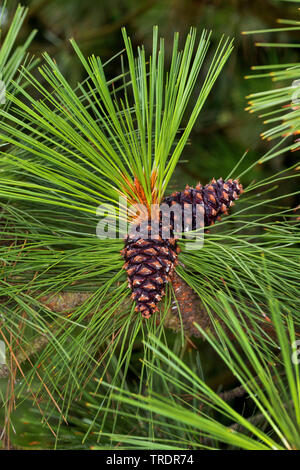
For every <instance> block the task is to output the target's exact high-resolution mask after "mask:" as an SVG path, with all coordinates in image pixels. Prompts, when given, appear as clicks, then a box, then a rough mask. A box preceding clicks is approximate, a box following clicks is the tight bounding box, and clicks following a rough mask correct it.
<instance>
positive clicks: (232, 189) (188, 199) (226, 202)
mask: <svg viewBox="0 0 300 470" xmlns="http://www.w3.org/2000/svg"><path fill="white" fill-rule="evenodd" d="M242 192H243V187H242V185H241V184H240V183H239V182H238V180H234V181H233V180H232V179H229V180H227V181H224V180H223V179H222V178H220V179H218V181H216V180H215V179H213V180H212V181H211V182H210V183H208V184H207V185H206V186H204V187H203V186H202V185H201V184H200V183H199V184H198V185H197V186H196V188H190V187H189V186H188V185H187V186H186V188H185V190H184V191H181V192H179V191H178V192H175V193H173V194H172V195H171V196H169V197H166V198H165V199H164V201H163V202H166V203H167V204H168V205H169V206H171V205H172V204H173V203H177V204H180V205H181V207H182V208H183V209H184V204H192V209H193V210H192V213H193V220H192V223H191V226H192V228H191V229H190V230H195V229H196V217H195V214H196V205H197V204H203V206H204V225H205V227H209V226H210V225H213V224H214V223H215V221H216V220H220V219H221V215H223V214H224V215H227V214H228V209H229V208H230V207H232V206H233V205H234V200H236V199H238V198H239V195H240V194H242ZM173 201H174V202H173ZM188 225H189V224H186V225H185V227H186V228H187V226H188ZM182 230H184V219H183V227H182Z"/></svg>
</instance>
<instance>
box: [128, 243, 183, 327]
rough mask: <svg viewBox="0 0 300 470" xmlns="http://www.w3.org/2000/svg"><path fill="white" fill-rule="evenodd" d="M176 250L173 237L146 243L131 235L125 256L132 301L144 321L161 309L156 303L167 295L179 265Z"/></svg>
mask: <svg viewBox="0 0 300 470" xmlns="http://www.w3.org/2000/svg"><path fill="white" fill-rule="evenodd" d="M177 251H178V247H177V243H176V240H175V239H174V238H173V239H169V240H163V239H162V238H161V236H159V237H158V238H157V239H151V238H149V239H147V240H145V239H143V238H139V237H137V236H130V235H129V236H128V237H127V239H126V241H125V248H124V250H122V254H123V257H124V259H125V264H124V268H125V269H126V271H127V276H128V285H129V287H130V289H131V290H132V295H131V298H132V299H133V300H135V301H136V308H135V310H136V311H137V312H141V314H142V316H143V317H144V318H150V316H151V315H152V314H153V313H154V312H156V311H157V310H158V308H157V304H158V302H159V301H160V300H161V298H162V297H163V295H165V285H166V284H167V282H168V281H169V280H170V275H171V273H172V272H173V269H174V266H175V265H176V263H177Z"/></svg>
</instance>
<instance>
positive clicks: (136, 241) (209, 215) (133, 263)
mask: <svg viewBox="0 0 300 470" xmlns="http://www.w3.org/2000/svg"><path fill="white" fill-rule="evenodd" d="M242 191H243V189H242V185H241V184H240V183H239V182H238V181H237V180H234V181H233V180H231V179H230V180H228V181H226V182H224V181H223V179H221V178H220V179H219V180H218V181H216V180H215V179H213V180H212V181H211V183H209V184H207V185H206V186H205V187H203V186H202V185H201V184H198V185H197V186H196V188H190V187H189V186H186V189H185V190H184V191H181V192H176V193H173V194H172V195H171V196H169V197H166V198H165V199H164V200H163V201H162V202H163V203H165V204H167V205H168V206H169V207H171V206H172V205H174V204H179V205H180V206H181V208H182V214H181V215H182V217H181V219H182V232H184V231H189V230H195V229H196V228H197V227H196V221H197V219H196V214H197V207H199V205H200V206H201V209H202V211H203V212H204V224H205V226H206V227H208V226H210V225H212V224H214V223H215V220H219V219H220V216H221V214H227V210H228V209H229V207H230V206H232V205H233V204H234V202H233V201H234V200H235V199H238V197H239V195H240V194H241V193H242ZM190 204H191V205H192V211H190V213H189V215H188V216H186V220H185V219H184V209H185V206H186V205H190ZM162 220H163V219H162V214H161V212H160V215H159V236H158V238H154V237H153V238H151V220H148V238H147V239H146V238H142V236H139V235H138V232H139V229H140V222H135V223H133V224H132V233H131V234H129V235H128V237H127V239H126V240H125V248H124V249H123V250H122V255H123V257H124V259H125V264H124V269H125V270H126V271H127V276H128V285H129V288H130V289H131V290H132V295H131V298H132V299H133V300H135V301H136V308H135V310H136V311H138V312H141V314H142V316H143V317H145V318H150V316H151V315H152V314H153V313H155V312H156V311H157V310H158V307H157V304H158V302H159V301H160V300H161V298H162V296H163V295H164V294H165V289H164V288H165V285H166V284H167V282H168V281H169V280H170V275H171V274H172V272H173V270H174V267H175V266H176V264H177V262H178V261H177V255H178V253H179V251H180V249H179V247H178V245H177V241H176V239H175V237H174V231H178V229H177V227H178V226H176V215H175V217H174V215H173V214H172V213H171V217H170V224H171V226H170V238H168V239H163V238H162V233H163V228H164V227H163V225H162Z"/></svg>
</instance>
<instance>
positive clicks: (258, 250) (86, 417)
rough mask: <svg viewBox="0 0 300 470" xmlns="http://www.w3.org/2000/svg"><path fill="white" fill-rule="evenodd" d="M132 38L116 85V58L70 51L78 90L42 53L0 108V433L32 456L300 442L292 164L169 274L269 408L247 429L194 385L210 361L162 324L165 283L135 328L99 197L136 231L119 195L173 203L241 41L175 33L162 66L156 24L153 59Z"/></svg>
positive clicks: (249, 389)
mask: <svg viewBox="0 0 300 470" xmlns="http://www.w3.org/2000/svg"><path fill="white" fill-rule="evenodd" d="M123 37H124V50H123V51H122V52H121V53H118V54H116V55H115V56H113V57H112V59H110V60H114V61H116V63H120V64H121V66H120V72H119V75H118V76H116V77H113V78H107V77H106V74H105V70H106V69H105V66H106V64H105V63H102V61H101V59H100V58H99V57H95V56H92V57H91V58H89V59H86V58H85V57H84V55H83V54H82V52H81V50H80V49H79V47H78V45H77V44H76V42H75V41H73V40H72V41H71V44H72V46H73V48H74V52H75V53H76V54H77V56H78V60H79V61H80V63H81V64H82V66H83V68H84V69H85V71H86V79H85V80H84V81H83V82H82V83H79V84H78V85H77V87H76V88H75V89H73V88H72V87H71V86H70V85H69V84H68V82H67V80H66V79H65V78H64V76H63V74H62V73H61V72H60V68H59V66H58V65H57V64H56V62H55V61H54V60H52V59H51V57H50V56H49V55H47V54H45V55H44V63H43V64H42V66H41V67H39V69H38V74H37V73H33V72H32V71H31V70H30V69H29V67H26V66H25V67H23V68H22V69H21V76H22V78H23V79H24V81H26V83H28V84H30V89H28V88H27V89H24V87H22V85H21V84H20V83H19V82H18V80H15V81H13V87H14V90H16V91H17V93H18V94H17V95H16V94H15V93H12V92H10V91H9V90H8V92H7V100H8V106H9V109H7V108H1V109H0V115H1V120H0V139H1V141H2V142H5V143H6V144H9V145H6V147H5V148H3V149H2V152H1V163H0V165H1V166H0V171H1V169H4V170H5V173H4V177H2V178H1V181H0V204H1V209H2V212H1V221H0V223H1V230H2V232H1V243H0V258H1V284H0V304H1V309H2V316H1V327H0V333H1V338H0V339H1V340H2V341H3V342H4V343H5V345H6V351H7V357H8V361H7V369H8V374H7V376H6V379H0V380H5V381H7V383H6V385H7V390H6V391H5V393H4V392H3V391H2V390H3V389H1V397H2V400H3V412H4V414H6V421H5V422H6V433H8V432H9V430H13V429H17V432H16V434H15V435H13V433H12V432H10V434H9V436H10V439H11V440H12V442H14V443H15V444H16V445H19V446H21V447H25V448H28V447H30V444H31V443H32V442H34V443H35V444H33V445H34V446H36V447H38V448H43V447H47V446H49V445H51V446H54V447H56V448H60V447H64V448H66V446H68V447H69V448H82V447H84V448H89V447H91V446H93V447H95V446H97V447H99V448H113V447H114V446H115V445H116V443H118V442H121V443H122V446H123V448H126V447H131V448H132V447H134V448H137V447H142V448H156V449H157V448H158V447H157V446H160V448H176V449H177V448H190V447H192V448H205V447H208V448H218V447H220V446H223V445H227V446H233V447H238V448H244V449H246V448H251V449H253V448H261V449H266V448H280V449H281V448H286V449H288V448H299V437H297V436H299V432H298V435H297V431H298V430H299V369H298V365H297V364H294V363H292V362H291V361H290V360H289V359H290V356H291V354H292V353H293V351H292V350H291V344H292V343H294V342H295V338H296V335H297V334H298V332H299V323H300V321H299V315H298V314H297V311H299V296H298V287H299V286H298V279H299V248H298V245H297V244H298V242H299V228H298V225H297V213H296V212H295V211H294V210H293V208H291V207H290V204H289V202H290V199H291V198H292V197H294V196H295V193H289V191H288V190H287V186H288V183H289V181H290V180H291V179H292V178H296V175H297V173H296V172H295V171H294V169H295V168H296V166H297V165H293V166H291V167H290V168H288V169H286V170H285V171H280V172H278V173H275V174H273V175H272V176H271V177H268V178H265V179H262V180H260V181H253V182H252V183H251V184H250V185H249V186H248V187H246V188H245V192H244V194H243V195H242V196H241V197H240V199H239V201H238V202H237V204H236V205H235V207H234V208H233V210H232V212H231V214H230V215H228V216H227V217H226V218H224V219H222V221H219V222H217V223H216V225H215V226H214V227H213V228H210V232H209V233H207V234H206V235H205V242H204V246H203V248H202V249H201V250H190V249H188V248H189V247H191V244H192V243H193V241H192V240H186V239H180V240H179V241H178V244H179V246H180V249H181V252H180V254H179V256H178V260H179V263H178V266H177V267H176V272H177V274H178V275H179V276H180V278H181V279H182V280H184V281H185V283H186V284H187V285H188V286H190V287H191V288H192V289H193V291H194V292H195V293H196V295H197V297H198V298H199V301H200V302H201V303H202V305H203V308H204V309H205V311H206V313H207V317H209V318H210V319H211V322H212V325H214V327H213V328H211V329H212V330H214V331H215V335H214V336H213V335H211V334H210V332H208V331H206V330H203V328H201V326H198V329H199V331H200V330H201V334H202V336H204V337H205V338H206V340H207V342H208V344H210V345H211V347H212V349H214V350H215V352H216V353H217V355H218V356H219V357H220V358H221V359H222V361H223V362H224V363H225V364H226V366H227V367H228V369H229V371H230V373H232V374H234V375H235V376H236V377H237V380H238V384H237V385H238V386H242V387H243V388H244V389H245V390H246V394H247V396H249V400H250V401H251V404H252V405H251V406H252V408H251V410H252V411H253V410H254V412H255V413H256V410H257V412H258V413H259V414H261V415H262V417H260V418H259V420H260V419H261V421H259V422H255V424H252V423H251V420H250V419H248V417H246V418H245V417H243V415H242V414H241V413H238V412H237V411H235V410H234V407H233V406H230V405H228V404H227V403H226V401H225V400H223V399H222V398H220V397H219V396H218V395H217V393H216V392H215V391H214V390H213V389H212V388H211V387H208V385H207V384H206V382H205V380H202V379H200V378H199V377H200V376H201V374H202V372H201V371H202V367H201V358H200V356H199V354H198V352H197V351H195V352H191V350H190V349H189V344H190V339H189V338H186V337H185V335H184V325H181V326H182V328H181V329H180V331H179V332H178V333H177V334H174V333H170V332H169V331H168V330H167V328H166V327H165V323H164V322H165V320H166V318H167V315H168V312H170V311H171V312H172V308H173V307H174V302H175V303H176V299H174V291H173V289H172V284H169V285H168V286H167V289H166V290H167V292H166V294H167V295H166V296H165V297H164V299H163V301H162V302H161V303H160V305H159V312H157V313H156V314H154V315H152V317H151V318H150V319H149V320H147V321H145V320H143V319H142V318H141V316H140V315H138V314H137V313H136V312H135V311H134V303H133V302H132V300H131V299H130V290H129V289H128V286H127V280H126V272H125V270H124V268H123V263H124V260H123V259H122V255H121V250H122V248H123V247H124V241H123V238H116V239H111V238H110V239H99V238H98V237H97V236H96V225H97V223H98V221H99V214H98V215H97V208H98V207H99V205H100V204H103V203H110V204H111V205H112V206H113V208H114V209H113V210H112V208H111V207H110V209H108V212H109V215H110V216H113V215H114V214H116V215H117V219H118V221H123V222H127V221H128V220H127V215H126V213H125V210H124V207H123V206H121V208H119V206H118V203H119V198H120V196H124V195H126V196H127V197H128V199H129V201H130V203H134V202H141V200H142V201H143V202H145V203H146V204H151V203H152V202H153V201H159V202H160V201H161V200H162V198H163V197H165V196H168V194H169V193H168V191H169V189H168V188H169V183H170V181H171V178H172V174H173V172H174V169H175V167H176V165H177V163H178V161H179V159H180V156H181V154H182V150H183V148H184V146H185V145H186V143H187V140H188V138H189V136H190V133H191V129H192V127H193V125H194V123H195V121H196V119H197V117H198V115H199V113H200V112H201V110H202V108H203V106H204V104H205V101H206V99H207V98H208V95H209V92H210V91H211V89H212V87H213V85H214V84H215V82H216V80H217V78H218V76H219V75H220V73H221V70H222V67H223V66H224V64H225V62H226V60H227V59H228V57H229V55H230V52H231V50H232V43H231V42H230V41H229V40H223V39H222V40H221V42H220V44H219V46H218V47H217V49H216V50H215V51H214V52H213V53H212V54H211V55H210V57H208V56H209V54H210V49H209V38H210V34H209V33H207V32H206V31H204V32H203V33H202V34H200V37H199V38H198V40H197V34H196V31H195V30H194V29H191V31H190V33H189V35H188V36H187V37H186V39H185V42H184V43H183V46H182V49H181V48H180V43H179V36H178V34H175V37H174V43H173V53H172V56H171V64H170V67H168V66H167V65H166V61H165V57H164V56H165V53H164V41H163V39H160V38H159V37H158V30H157V28H154V30H153V46H152V52H151V54H150V55H149V56H148V55H147V54H146V51H145V50H144V48H143V47H141V48H138V50H137V52H136V53H134V51H133V48H132V45H131V41H130V38H129V37H128V36H127V34H126V31H125V30H123ZM204 64H205V67H204ZM35 72H36V71H35ZM188 103H189V104H190V105H192V109H191V110H190V111H189V108H188ZM206 106H207V104H206ZM276 155H277V154H276V152H274V151H273V149H271V150H270V151H269V152H267V153H266V154H265V155H264V156H263V157H262V158H261V159H260V160H267V159H271V158H275V157H276ZM245 158H246V154H245V155H244V156H243V157H242V158H241V159H240V160H238V159H237V163H236V166H235V167H234V168H233V170H232V172H231V173H230V174H229V175H222V176H223V177H224V180H225V179H226V180H227V179H236V178H239V179H240V181H241V182H242V180H243V176H244V175H245V174H246V173H247V171H249V169H251V168H252V167H253V166H254V165H256V164H257V163H258V162H254V163H251V164H249V169H248V170H243V171H241V170H240V164H241V162H242V161H243V160H244V159H245ZM216 171H217V169H216ZM211 176H212V177H213V176H217V177H219V176H221V175H211ZM153 183H154V184H153ZM277 187H279V188H280V193H279V195H278V193H277V195H276V196H274V189H276V188H277ZM137 188H138V190H137ZM178 189H179V190H181V189H182V188H178ZM116 228H117V231H116V234H117V235H118V227H116ZM66 298H68V299H69V301H68V302H66V303H65V304H64V299H66ZM70 299H71V300H72V302H71V301H70ZM181 320H182V319H181ZM179 322H180V311H179ZM220 325H221V326H220ZM266 325H267V326H268V328H266ZM225 326H226V328H227V329H226V328H225V329H224V327H225ZM270 328H271V331H270ZM274 331H275V333H274ZM274 334H275V339H274ZM232 338H233V339H234V341H237V343H236V342H234V341H233V340H232ZM278 344H280V347H281V350H280V351H279V350H278ZM237 345H238V346H237ZM245 357H246V359H247V361H248V362H247V361H246V360H245ZM277 362H278V364H277ZM277 366H278V367H277ZM253 371H254V373H253ZM278 371H280V372H278ZM256 375H258V376H259V379H257V378H256ZM273 376H274V377H275V379H276V380H274V381H273ZM271 377H272V380H271ZM15 379H18V380H17V381H16V380H15ZM158 391H162V394H160V395H159V394H158ZM132 393H136V394H137V397H135V398H133V396H132ZM182 393H183V394H186V393H187V394H188V400H186V399H185V397H184V396H182ZM166 396H167V397H168V401H167V400H166ZM297 397H298V398H297ZM15 401H16V403H17V409H16V411H13V404H14V403H15ZM200 402H201V403H200ZM203 403H204V407H203V408H201V407H202V406H203ZM291 403H292V405H293V407H292V406H291ZM24 404H25V405H26V407H25V412H24V413H25V414H24V417H20V416H19V417H18V413H21V411H19V410H22V406H23V405H24ZM31 406H32V407H33V408H32V409H31ZM200 408H201V410H202V411H201V413H200V414H199V409H200ZM291 408H293V409H291ZM23 409H24V408H23ZM256 414H257V413H256ZM41 416H42V419H43V426H42V425H41ZM248 421H249V422H248ZM26 423H29V424H28V425H27V424H26ZM66 423H69V426H68V427H66ZM238 425H239V426H240V425H241V426H242V428H243V429H242V430H238V431H237V430H236V426H238ZM231 426H234V427H233V429H232V427H231ZM67 429H68V431H67ZM133 433H135V434H133ZM33 436H35V437H38V439H32V437H33Z"/></svg>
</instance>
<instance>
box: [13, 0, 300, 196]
mask: <svg viewBox="0 0 300 470" xmlns="http://www.w3.org/2000/svg"><path fill="white" fill-rule="evenodd" d="M23 4H24V5H27V6H28V7H29V14H28V16H27V19H26V25H25V28H23V35H24V36H25V35H26V34H27V33H28V31H29V30H30V29H33V28H37V29H38V34H37V35H36V37H35V40H34V42H33V44H32V46H31V48H30V52H31V53H33V54H35V55H37V56H41V54H42V52H43V51H48V53H49V54H50V55H51V56H52V57H54V58H55V59H56V61H57V62H58V64H59V66H60V68H61V69H62V70H63V71H64V74H65V75H66V76H67V77H68V79H69V81H70V82H71V83H72V84H73V85H76V83H77V82H78V81H81V80H82V79H84V71H83V68H82V66H81V64H80V63H79V61H78V60H77V58H76V57H75V54H74V52H73V50H72V48H71V46H70V44H69V38H71V37H74V38H75V39H76V41H77V42H78V44H79V46H80V47H81V49H82V50H83V52H84V54H86V55H87V56H88V55H91V54H95V55H99V56H100V57H101V59H102V60H103V62H105V61H106V60H107V59H109V58H110V57H112V56H113V55H114V54H115V53H117V52H119V51H120V50H122V48H123V42H122V35H121V32H120V28H121V27H122V26H126V28H127V30H128V33H129V35H130V36H131V38H132V41H133V44H134V46H137V45H140V44H144V45H145V47H146V49H148V51H150V48H151V41H152V26H153V25H155V24H157V25H159V28H160V34H161V35H162V36H163V37H164V38H165V41H166V44H165V49H166V52H167V55H168V52H169V51H170V50H171V46H172V40H173V34H174V32H175V31H179V32H180V33H182V35H184V34H186V33H187V31H188V30H189V28H190V26H195V27H197V28H198V29H199V30H201V29H202V28H207V29H209V30H212V31H213V37H212V42H213V43H214V44H216V43H217V41H218V40H219V39H220V37H221V36H222V35H223V34H225V35H227V36H230V37H234V38H235V49H234V52H233V54H232V56H231V58H230V60H229V62H228V63H227V65H226V66H225V69H224V71H223V72H222V74H221V76H220V78H219V79H218V81H217V83H216V85H215V87H214V89H213V91H212V93H211V95H210V96H209V98H208V101H207V103H206V105H205V107H204V110H203V112H202V113H201V114H200V117H199V119H198V121H197V124H196V126H195V128H194V131H193V133H192V136H191V141H190V145H188V146H187V147H186V149H185V151H184V154H183V156H182V158H181V163H180V164H179V165H178V168H177V171H176V174H175V178H174V179H173V182H172V185H173V186H174V187H175V186H176V187H177V188H176V189H181V187H182V186H183V185H185V184H186V183H189V184H194V183H195V182H197V181H198V180H200V181H201V182H203V183H205V182H207V180H208V179H210V178H212V177H213V176H215V177H220V176H222V177H226V176H227V174H228V173H229V171H230V170H231V169H232V168H233V166H234V165H235V164H236V162H237V160H238V159H239V158H240V157H241V156H242V155H243V153H244V152H245V151H246V150H247V149H249V153H248V155H247V159H246V160H245V162H244V166H245V167H247V166H248V165H249V164H250V163H251V162H252V161H255V160H257V159H258V158H259V156H261V155H263V154H264V153H265V152H266V151H267V150H268V148H269V147H270V145H271V144H269V143H268V142H265V141H264V142H263V141H261V139H260V132H261V131H262V128H263V124H262V122H261V121H260V120H259V119H258V118H257V116H254V115H251V114H249V113H247V112H246V111H245V110H244V108H245V107H246V105H247V100H246V98H245V97H246V96H247V95H249V94H250V93H251V92H257V91H262V90H265V89H268V88H269V87H270V81H269V79H265V78H264V79H248V80H245V79H244V76H245V75H249V73H250V74H251V70H250V67H251V65H260V64H265V63H277V62H280V63H288V62H293V61H295V60H297V55H298V54H297V49H293V48H286V49H282V50H279V52H278V50H275V49H274V48H259V47H256V46H255V42H257V41H263V42H268V41H274V40H275V41H278V42H293V40H295V42H296V40H297V35H298V31H295V32H294V33H293V32H289V33H285V32H282V33H277V34H274V33H268V34H254V35H251V36H248V35H247V36H245V35H242V34H241V32H242V31H245V30H257V29H265V28H274V27H276V19H277V18H293V19H295V17H296V15H297V7H296V5H295V4H293V3H290V2H280V1H279V0H264V1H262V0H159V1H158V0H126V1H125V0H110V1H105V0H98V1H95V0H85V1H82V0H64V1H63V2H62V1H58V0H32V1H31V0H27V1H25V0H24V1H23ZM16 5H17V1H14V0H9V1H8V10H9V13H10V12H12V11H13V10H14V7H15V6H16ZM8 21H9V14H8V16H7V22H8ZM293 34H294V37H293ZM21 39H22V37H20V40H21ZM106 70H107V75H108V77H110V78H112V77H114V76H116V75H117V74H118V73H119V72H120V70H121V69H120V60H119V59H117V60H114V61H112V62H111V63H110V64H109V65H108V66H107V68H106ZM271 86H281V84H280V83H276V84H273V85H271ZM268 146H269V147H268ZM292 160H293V155H292V154H286V155H282V156H281V157H279V158H276V159H274V160H272V161H271V163H269V164H267V165H264V167H261V166H260V165H258V166H256V167H255V168H254V169H253V170H252V171H251V172H249V173H248V174H247V176H246V177H245V180H243V184H244V185H246V184H248V183H249V182H250V181H252V180H253V179H256V178H261V177H263V176H267V174H268V173H269V172H270V171H271V172H273V171H274V170H278V169H280V168H285V167H286V166H289V164H290V163H291V162H292Z"/></svg>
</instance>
